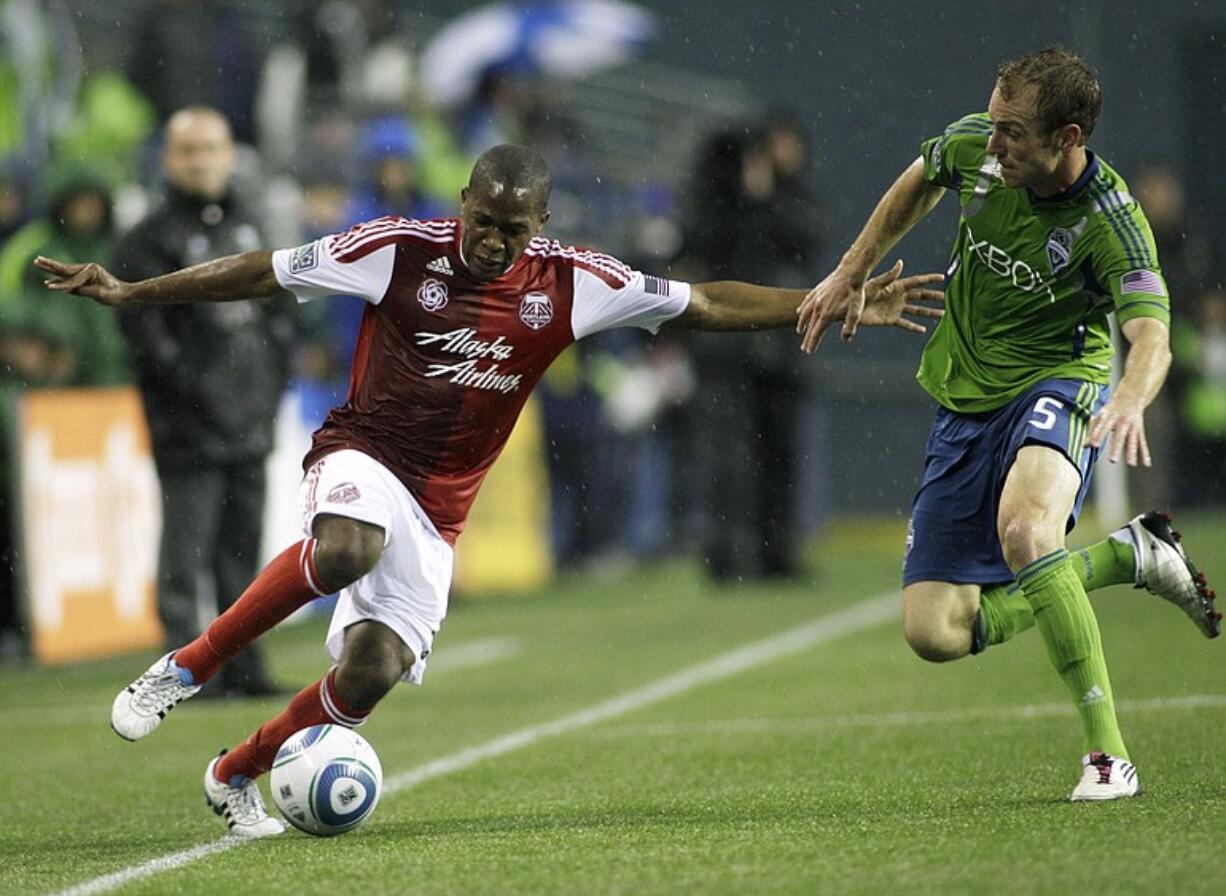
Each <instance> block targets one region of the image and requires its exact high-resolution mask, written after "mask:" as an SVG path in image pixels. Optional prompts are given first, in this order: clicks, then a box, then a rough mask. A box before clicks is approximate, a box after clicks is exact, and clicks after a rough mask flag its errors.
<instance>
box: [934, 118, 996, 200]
mask: <svg viewBox="0 0 1226 896" xmlns="http://www.w3.org/2000/svg"><path fill="white" fill-rule="evenodd" d="M991 130H992V121H991V119H989V118H988V116H987V114H986V113H983V112H978V113H976V114H974V115H967V116H964V117H962V118H959V119H958V120H957V121H955V122H954V123H953V124H951V125H950V126H949V127H947V128H946V129H945V132H944V133H942V134H941V136H939V137H932V138H931V139H928V140H925V141H924V142H923V143H921V144H920V157H921V158H922V159H923V160H924V180H926V181H928V182H929V183H933V184H937V185H939V186H942V187H945V188H946V189H947V190H956V189H958V187H959V186H960V185H961V183H962V177H963V174H964V171H965V170H966V169H971V170H972V171H973V170H977V169H978V168H979V164H980V162H981V160H982V157H983V146H984V142H985V141H986V140H987V137H988V134H989V133H991Z"/></svg>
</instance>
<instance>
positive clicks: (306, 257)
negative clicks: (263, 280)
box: [272, 231, 396, 305]
mask: <svg viewBox="0 0 1226 896" xmlns="http://www.w3.org/2000/svg"><path fill="white" fill-rule="evenodd" d="M352 232H353V231H350V233H352ZM347 236H348V235H347V234H334V235H332V236H325V237H320V238H319V239H317V240H315V242H313V243H307V244H306V245H303V246H299V247H298V248H296V249H278V250H277V251H275V252H273V253H272V269H273V273H274V274H276V277H277V282H278V283H280V284H281V286H282V287H284V288H285V289H288V290H289V291H290V292H292V293H294V295H296V296H297V297H298V301H300V302H307V301H310V300H311V299H318V298H322V297H323V296H335V295H341V296H359V297H361V298H363V299H365V300H366V301H368V302H370V303H371V304H372V305H378V304H379V303H380V302H382V301H383V296H384V294H385V293H386V292H387V286H388V284H389V283H390V282H391V280H392V268H393V267H394V266H395V263H396V246H395V244H391V245H380V246H378V247H377V248H372V251H369V252H362V251H361V249H360V248H359V249H358V250H357V251H355V250H354V249H353V248H352V246H349V245H347V244H346V238H347Z"/></svg>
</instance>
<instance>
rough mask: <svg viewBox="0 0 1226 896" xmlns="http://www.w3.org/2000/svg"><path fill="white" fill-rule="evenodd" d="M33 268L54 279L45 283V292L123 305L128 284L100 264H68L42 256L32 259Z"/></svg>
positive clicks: (110, 304) (112, 305)
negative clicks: (52, 291) (50, 275)
mask: <svg viewBox="0 0 1226 896" xmlns="http://www.w3.org/2000/svg"><path fill="white" fill-rule="evenodd" d="M34 267H36V268H38V269H39V270H40V271H44V272H46V273H48V274H54V275H55V279H53V280H48V281H47V283H46V287H47V289H53V290H55V291H56V292H70V293H72V294H73V295H77V296H85V297H86V298H90V299H93V300H94V301H95V302H99V303H101V304H103V305H109V306H111V307H114V306H116V305H122V304H123V303H124V301H125V300H126V299H127V297H128V291H129V284H127V283H124V282H123V281H122V280H120V279H119V278H118V277H116V276H115V275H114V274H112V273H111V272H110V271H108V270H107V269H106V268H104V267H103V266H102V265H100V264H94V263H93V262H88V263H86V264H67V263H65V262H62V261H56V260H55V259H54V258H45V257H43V256H42V255H40V256H38V257H37V258H35V259H34Z"/></svg>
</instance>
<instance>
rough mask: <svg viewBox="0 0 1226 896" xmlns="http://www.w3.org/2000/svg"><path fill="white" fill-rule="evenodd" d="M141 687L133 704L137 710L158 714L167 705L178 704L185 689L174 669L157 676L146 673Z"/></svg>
mask: <svg viewBox="0 0 1226 896" xmlns="http://www.w3.org/2000/svg"><path fill="white" fill-rule="evenodd" d="M141 685H142V686H141V687H139V688H137V689H136V695H135V696H134V697H133V698H132V702H133V703H134V704H135V705H136V708H137V709H140V710H144V711H148V712H157V711H158V710H160V709H164V708H165V707H166V706H167V705H171V706H173V705H174V704H175V703H177V702H178V699H179V696H180V694H179V692H180V691H181V690H182V689H183V682H181V681H180V680H179V674H178V673H177V672H175V671H174V670H173V669H168V670H167V671H165V672H159V673H157V674H156V675H155V674H152V673H149V672H146V673H145V674H144V675H142V676H141Z"/></svg>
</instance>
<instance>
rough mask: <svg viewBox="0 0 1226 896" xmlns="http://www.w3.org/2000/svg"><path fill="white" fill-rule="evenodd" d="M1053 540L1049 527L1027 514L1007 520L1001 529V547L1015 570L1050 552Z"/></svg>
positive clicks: (1010, 566) (1006, 560)
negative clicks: (1049, 544) (1049, 545)
mask: <svg viewBox="0 0 1226 896" xmlns="http://www.w3.org/2000/svg"><path fill="white" fill-rule="evenodd" d="M1050 541H1051V538H1050V534H1049V533H1048V531H1047V527H1046V526H1044V525H1042V524H1041V523H1039V522H1037V521H1035V520H1032V519H1030V518H1029V517H1025V516H1018V517H1014V518H1012V519H1010V520H1007V521H1006V522H1005V523H1004V525H1003V526H1001V529H1000V547H1001V551H1002V553H1004V555H1005V562H1006V563H1007V564H1009V568H1010V569H1011V570H1013V571H1014V572H1017V571H1018V570H1019V569H1022V568H1023V567H1025V566H1027V565H1028V564H1030V563H1033V562H1034V561H1035V560H1038V559H1039V557H1041V556H1043V555H1044V554H1046V553H1048V552H1049V550H1053V549H1054V548H1049V547H1048V543H1049V542H1050Z"/></svg>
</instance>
